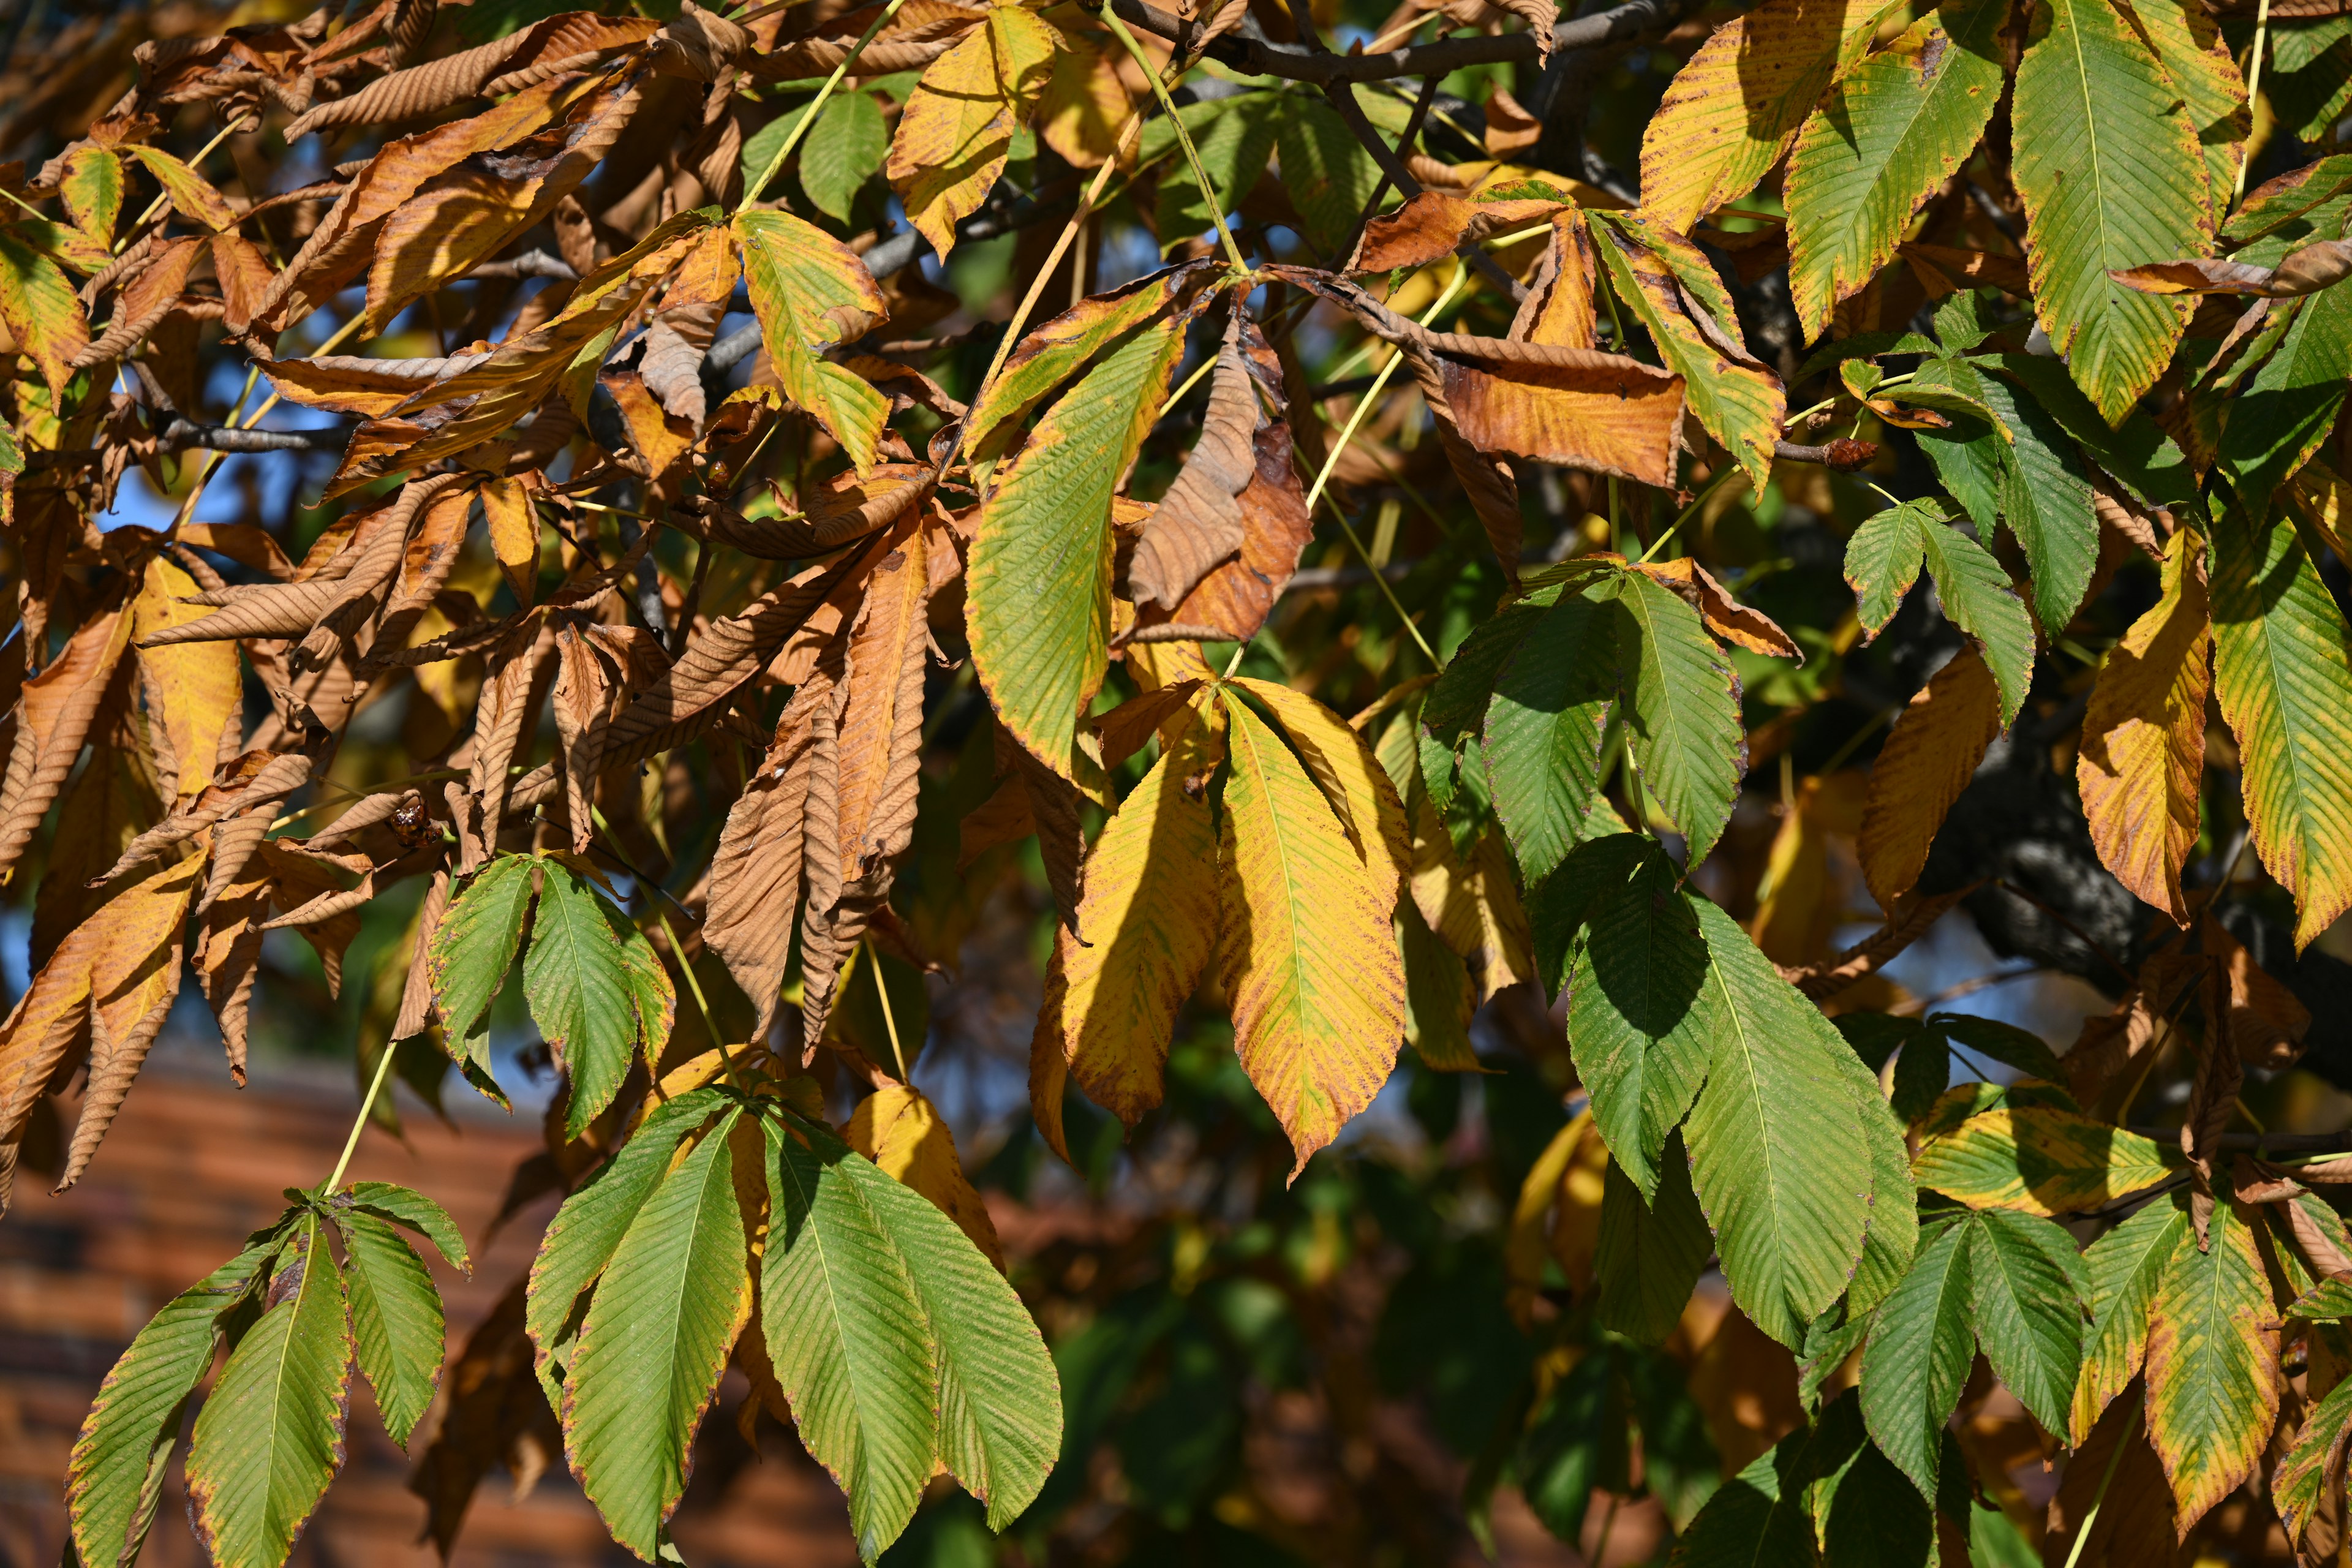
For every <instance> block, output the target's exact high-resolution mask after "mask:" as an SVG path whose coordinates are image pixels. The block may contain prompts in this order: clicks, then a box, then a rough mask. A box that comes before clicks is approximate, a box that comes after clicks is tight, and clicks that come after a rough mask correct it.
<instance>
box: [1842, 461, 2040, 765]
mask: <svg viewBox="0 0 2352 1568" xmlns="http://www.w3.org/2000/svg"><path fill="white" fill-rule="evenodd" d="M1922 563H1924V564H1925V565H1926V566H1927V570H1928V572H1929V573H1930V574H1933V575H1934V577H1935V579H1936V592H1937V596H1938V597H1939V598H1940V599H1941V600H1942V601H1943V605H1944V614H1945V615H1946V616H1948V617H1949V618H1950V619H1951V622H1952V624H1953V625H1955V626H1958V627H1959V628H1960V629H1961V630H1962V631H1964V632H1966V633H1968V634H1969V636H1970V637H1974V638H1976V639H1977V645H1978V647H1980V648H1982V649H1983V650H1984V656H1985V662H1986V663H1987V664H1988V665H1990V667H1991V668H1992V673H1993V679H1995V680H1996V681H1997V682H1999V683H2000V722H2001V724H2002V725H2003V727H2006V726H2007V725H2008V723H2009V721H2011V720H2012V719H2014V718H2016V717H2017V710H2019V709H2020V708H2021V707H2022V706H2024V703H2025V688H2026V682H2027V679H2029V678H2030V677H2031V676H2032V664H2033V623H2032V619H2031V618H2030V617H2029V616H2027V615H2026V613H2025V606H2024V605H2022V604H2020V603H2019V602H2018V599H2017V595H2016V594H2015V592H2014V591H2013V590H2012V589H2011V586H2010V582H2009V574H2007V573H2006V572H2003V571H2002V570H2001V569H2000V563H1999V562H1997V561H1995V560H1994V559H1993V558H1992V555H1991V554H1990V552H1988V551H1987V550H1986V549H1985V547H1984V546H1983V545H1981V544H1979V543H1978V542H1976V541H1974V540H1972V539H1969V537H1968V536H1967V535H1965V534H1963V533H1960V532H1959V531H1957V530H1956V529H1954V528H1953V527H1952V526H1951V524H1950V522H1949V521H1948V519H1947V518H1946V516H1945V514H1944V511H1943V509H1942V507H1941V506H1939V505H1938V504H1937V503H1936V502H1935V501H1932V500H1914V501H1905V502H1904V503H1903V504H1902V505H1900V506H1891V507H1888V508H1887V509H1886V510H1885V511H1881V512H1876V513H1874V514H1873V515H1872V516H1871V517H1870V518H1869V520H1868V521H1865V522H1864V523H1863V525H1862V526H1861V527H1860V528H1857V529H1855V530H1854V531H1853V537H1852V538H1850V539H1848V540H1847V541H1846V545H1845V580H1846V581H1847V582H1848V583H1849V584H1853V590H1854V592H1855V593H1856V594H1857V595H1860V596H1861V610H1862V625H1863V629H1864V631H1865V632H1867V633H1869V634H1870V635H1871V636H1873V637H1875V636H1876V635H1877V634H1878V633H1879V632H1880V631H1881V630H1882V629H1884V628H1885V625H1886V623H1887V622H1888V621H1890V620H1892V619H1894V618H1895V611H1896V610H1898V609H1900V608H1901V607H1902V605H1903V596H1904V595H1906V594H1907V593H1909V592H1910V591H1911V585H1912V584H1914V583H1916V582H1917V581H1918V580H1919V568H1920V566H1921V565H1922Z"/></svg>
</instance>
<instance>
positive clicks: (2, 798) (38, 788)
mask: <svg viewBox="0 0 2352 1568" xmlns="http://www.w3.org/2000/svg"><path fill="white" fill-rule="evenodd" d="M130 641H131V610H130V608H129V607H128V606H127V605H116V606H115V607H114V608H112V609H108V610H102V611H100V612H99V613H97V614H94V615H92V616H90V617H89V619H88V620H86V621H84V622H83V623H82V625H81V627H80V629H79V630H78V631H76V632H75V633H74V635H73V637H71V638H70V639H69V640H68V642H67V644H66V646H65V648H64V650H63V651H62V652H60V653H59V654H58V657H57V658H54V659H52V660H50V661H49V663H48V664H47V666H46V667H44V668H42V670H41V671H40V673H39V674H37V675H35V676H33V677H32V678H30V679H27V680H26V682H25V685H24V690H23V693H22V695H20V696H19V697H18V699H17V701H16V715H15V717H16V737H15V740H14V743H13V744H12V746H11V748H10V751H9V753H8V771H7V773H6V774H5V777H0V876H5V874H6V873H7V872H8V871H9V870H10V869H11V868H14V867H15V865H16V859H17V857H19V856H21V855H22V854H24V852H25V846H26V844H27V843H28V842H30V841H31V839H32V837H33V830H34V829H35V828H36V827H37V826H40V822H41V818H42V816H44V815H45V814H47V811H48V809H49V803H50V802H51V801H53V800H55V799H56V798H57V795H58V786H59V785H60V784H64V783H65V781H66V774H67V773H68V772H70V771H71V770H72V768H73V764H74V760H75V759H76V758H77V757H79V756H80V755H81V747H82V742H83V741H84V740H85V739H87V738H88V737H89V731H90V721H91V720H92V719H94V718H95V717H96V716H97V714H98V710H99V707H100V704H101V703H102V702H104V701H105V700H107V696H108V693H109V692H110V690H111V689H113V686H114V682H115V679H116V672H117V670H118V669H119V668H121V663H122V652H123V649H124V648H125V647H128V646H129V644H130ZM0 1091H5V1084H0Z"/></svg>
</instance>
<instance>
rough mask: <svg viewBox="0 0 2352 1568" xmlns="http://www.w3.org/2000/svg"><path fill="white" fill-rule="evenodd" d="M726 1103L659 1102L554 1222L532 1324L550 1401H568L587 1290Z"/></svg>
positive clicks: (685, 1097)
mask: <svg viewBox="0 0 2352 1568" xmlns="http://www.w3.org/2000/svg"><path fill="white" fill-rule="evenodd" d="M723 1103H724V1102H723V1101H722V1100H721V1099H720V1097H719V1092H718V1090H716V1089H695V1090H693V1091H692V1092H691V1093H688V1094H681V1095H679V1096H678V1097H677V1098H676V1099H675V1100H670V1101H668V1102H667V1103H666V1104H664V1105H661V1106H659V1107H657V1108H656V1110H654V1111H653V1112H652V1113H651V1114H649V1115H648V1116H646V1119H645V1121H643V1122H641V1123H640V1124H639V1125H638V1127H637V1130H636V1131H635V1132H634V1133H632V1134H631V1135H630V1137H629V1141H628V1142H626V1143H625V1144H623V1145H622V1146H621V1152H619V1153H618V1154H616V1155H614V1157H613V1158H612V1159H611V1160H610V1161H608V1162H606V1163H604V1165H603V1166H601V1167H599V1168H598V1169H597V1171H596V1172H595V1173H594V1174H593V1175H591V1176H590V1177H589V1178H588V1179H587V1180H586V1181H585V1182H583V1183H582V1184H580V1186H579V1188H578V1190H576V1191H575V1192H573V1193H572V1195H571V1196H570V1197H568V1198H566V1199H565V1200H564V1201H563V1206H562V1208H560V1209H558V1210H557V1211H556V1213H555V1218H554V1219H552V1220H551V1221H550V1222H549V1223H548V1226H547V1236H546V1237H545V1239H543V1240H542V1241H541V1243H540V1247H539V1256H538V1257H537V1258H533V1259H532V1260H531V1265H530V1301H529V1306H528V1310H527V1311H526V1314H525V1317H524V1326H525V1328H526V1329H527V1330H528V1331H529V1332H530V1340H531V1344H532V1346H533V1348H534V1349H535V1350H536V1352H537V1355H536V1363H537V1367H538V1372H539V1379H540V1385H541V1387H542V1388H544V1389H545V1390H546V1392H547V1399H548V1403H549V1405H553V1406H557V1407H559V1408H560V1407H561V1406H562V1402H563V1383H562V1379H563V1375H564V1372H565V1369H566V1367H567V1366H568V1365H569V1363H570V1362H571V1360H572V1346H573V1343H574V1341H575V1339H576V1337H577V1329H578V1325H577V1322H576V1321H575V1309H576V1308H577V1306H578V1304H579V1299H580V1293H581V1292H582V1291H583V1290H585V1289H588V1287H589V1286H591V1285H593V1284H594V1283H595V1282H596V1279H597V1277H598V1276H600V1275H601V1274H603V1273H604V1267H605V1265H606V1264H608V1263H610V1262H611V1261H612V1259H613V1254H614V1250H615V1249H616V1248H618V1247H620V1245H621V1238H622V1237H625V1236H626V1235H627V1234H628V1230H629V1226H630V1225H631V1224H632V1223H633V1222H634V1221H635V1219H636V1216H637V1211H638V1210H640V1209H642V1208H644V1207H645V1205H646V1200H647V1199H648V1198H650V1197H651V1196H652V1195H653V1192H654V1189H655V1188H656V1186H657V1185H659V1184H660V1182H661V1179H662V1177H663V1176H664V1175H665V1174H666V1173H667V1172H668V1170H669V1165H670V1160H671V1157H672V1156H673V1155H674V1154H675V1153H676V1152H677V1146H678V1143H679V1142H680V1141H681V1140H683V1139H684V1138H685V1137H686V1135H687V1134H688V1133H689V1132H691V1131H694V1130H695V1129H696V1128H697V1127H699V1126H700V1125H701V1124H702V1123H703V1122H705V1121H709V1119H710V1117H711V1116H712V1114H713V1113H714V1112H716V1111H718V1110H719V1109H720V1107H721V1105H722V1104H723Z"/></svg>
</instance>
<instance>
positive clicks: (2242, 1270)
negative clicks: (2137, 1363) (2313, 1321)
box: [2147, 1203, 2281, 1530]
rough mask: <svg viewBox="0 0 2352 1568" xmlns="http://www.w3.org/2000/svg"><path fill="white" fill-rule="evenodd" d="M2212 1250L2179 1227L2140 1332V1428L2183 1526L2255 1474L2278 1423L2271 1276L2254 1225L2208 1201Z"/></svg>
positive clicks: (2230, 1207) (2223, 1205)
mask: <svg viewBox="0 0 2352 1568" xmlns="http://www.w3.org/2000/svg"><path fill="white" fill-rule="evenodd" d="M2210 1242H2211V1245H2210V1250H2206V1251H2200V1250H2199V1248H2198V1245H2197V1233H2196V1231H2195V1230H2194V1229H2193V1228H2190V1229H2184V1230H2183V1231H2182V1232H2181V1234H2180V1238H2179V1243H2178V1244H2177V1245H2176V1246H2175V1247H2174V1248H2173V1251H2172V1259H2171V1261H2170V1263H2168V1265H2167V1266H2166V1268H2165V1271H2164V1278H2163V1279H2162V1281H2161V1282H2160V1283H2159V1284H2158V1287H2157V1293H2156V1302H2155V1306H2154V1309H2153V1310H2152V1311H2151V1313H2150V1316H2149V1326H2148V1337H2147V1436H2148V1441H2149V1443H2150V1444H2152V1445H2153V1446H2154V1447H2155V1448H2156V1452H2157V1457H2158V1458H2160V1459H2162V1460H2163V1461H2164V1469H2165V1473H2166V1475H2168V1477H2170V1478H2171V1480H2172V1494H2173V1500H2174V1502H2175V1503H2176V1505H2177V1509H2176V1512H2177V1516H2178V1521H2179V1526H2180V1528H2181V1529H2183V1530H2186V1529H2187V1528H2188V1527H2189V1526H2190V1525H2193V1524H2195V1523H2196V1522H2197V1521H2199V1520H2200V1519H2202V1518H2203V1517H2204V1516H2205V1514H2206V1512H2207V1511H2208V1510H2210V1509H2211V1508H2212V1507H2213V1506H2214V1505H2215V1504H2217V1503H2219V1502H2220V1501H2221V1500H2222V1499H2223V1498H2226V1497H2228V1496H2229V1495H2230V1494H2231V1492H2233V1491H2235V1490H2236V1489H2238V1488H2239V1487H2240V1486H2241V1485H2242V1484H2243V1483H2244V1481H2245V1479H2246V1478H2247V1477H2248V1476H2251V1475H2252V1474H2253V1472H2254V1468H2255V1466H2256V1464H2257V1463H2259V1462H2260V1460H2261V1458H2262V1454H2263V1447H2265V1446H2266V1445H2267V1444H2268V1443H2269V1441H2270V1437H2271V1431H2272V1428H2273V1426H2276V1425H2277V1421H2278V1407H2279V1392H2280V1382H2281V1379H2280V1372H2279V1361H2278V1333H2277V1330H2276V1328H2275V1327H2274V1326H2273V1320H2274V1316H2275V1310H2274V1309H2273V1306H2272V1304H2271V1292H2270V1283H2269V1280H2268V1279H2267V1278H2266V1276H2265V1274H2264V1271H2263V1260H2262V1255H2261V1253H2260V1252H2259V1251H2258V1250H2257V1244H2256V1242H2255V1239H2254V1236H2253V1232H2252V1229H2251V1228H2250V1227H2249V1226H2247V1224H2246V1222H2245V1221H2244V1220H2243V1219H2242V1217H2240V1215H2239V1213H2238V1211H2237V1210H2236V1208H2235V1207H2234V1206H2233V1205H2231V1204H2228V1203H2221V1204H2217V1205H2214V1208H2213V1215H2212V1220H2211V1226H2210Z"/></svg>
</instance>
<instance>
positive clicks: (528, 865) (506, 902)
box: [425, 855, 539, 1061]
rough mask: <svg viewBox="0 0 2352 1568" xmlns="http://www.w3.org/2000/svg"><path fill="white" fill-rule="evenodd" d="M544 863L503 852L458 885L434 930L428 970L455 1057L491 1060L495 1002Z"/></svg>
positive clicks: (511, 964) (512, 962) (446, 1040)
mask: <svg viewBox="0 0 2352 1568" xmlns="http://www.w3.org/2000/svg"><path fill="white" fill-rule="evenodd" d="M538 866H539V862H538V861H537V860H536V859H535V858H532V857H530V856H529V855H501V856H499V857H498V858H495V859H493V860H492V861H491V862H490V863H489V864H488V865H487V866H485V867H483V868H481V870H480V871H478V872H477V873H476V874H475V877H474V879H473V880H472V881H470V882H468V883H467V884H466V885H465V887H464V888H462V889H459V890H458V893H457V897H456V898H454V899H452V900H450V901H449V909H448V912H447V913H446V914H445V915H443V916H442V917H441V923H440V925H439V926H437V927H436V928H435V930H434V932H433V952H432V955H431V957H430V958H429V959H428V960H427V961H426V971H425V972H426V973H427V975H428V976H429V977H430V978H431V980H432V982H433V1005H434V1006H435V1008H436V1010H437V1011H438V1012H439V1013H440V1015H441V1026H442V1029H443V1031H444V1034H445V1043H446V1045H447V1046H448V1047H449V1054H450V1055H451V1056H453V1057H468V1056H480V1057H482V1058H483V1059H484V1060H485V1061H487V1059H488V1058H487V1050H488V1028H489V1014H490V1004H491V1003H493V1002H495V1001H497V1000H498V996H499V989H500V988H501V987H502V986H504V985H505V984H506V983H507V971H508V970H509V969H511V968H513V967H514V961H515V950H516V949H517V948H519V947H520V946H521V945H522V923H523V921H524V919H525V917H527V916H528V915H529V914H530V900H531V883H532V881H533V880H534V872H535V871H536V870H537V868H538Z"/></svg>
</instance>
